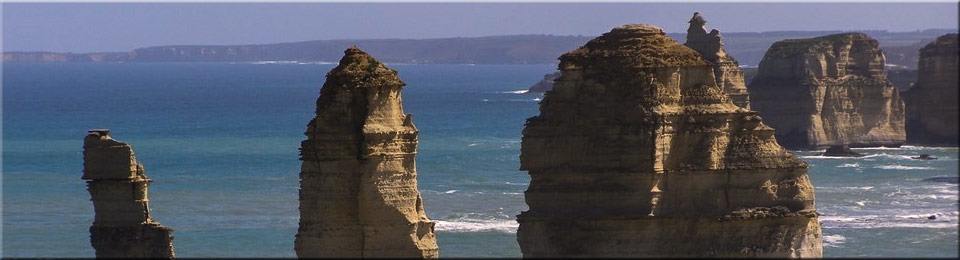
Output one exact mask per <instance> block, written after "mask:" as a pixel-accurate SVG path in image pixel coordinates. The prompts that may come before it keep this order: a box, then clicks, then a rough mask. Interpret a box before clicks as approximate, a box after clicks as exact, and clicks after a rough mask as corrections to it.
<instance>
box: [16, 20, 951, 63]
mask: <svg viewBox="0 0 960 260" xmlns="http://www.w3.org/2000/svg"><path fill="white" fill-rule="evenodd" d="M953 31H954V30H950V29H928V30H922V31H913V32H888V31H860V32H863V33H866V34H867V35H870V36H871V37H873V38H874V39H877V40H878V41H879V42H880V45H881V47H883V49H884V51H885V52H886V58H887V64H889V65H890V66H902V67H903V68H910V69H912V68H913V67H915V66H916V64H917V61H918V57H917V51H918V50H919V49H920V48H922V47H923V45H924V44H926V43H927V42H930V41H932V40H933V39H935V38H936V37H937V36H940V35H943V34H946V33H950V32H953ZM841 32H843V31H774V32H730V33H724V41H725V44H726V50H727V52H729V53H730V54H731V55H732V56H735V57H737V60H738V61H739V62H740V64H741V65H744V66H756V65H757V64H759V63H760V60H761V59H762V58H763V54H764V52H766V50H767V48H768V47H770V45H771V44H772V43H773V42H776V41H779V40H783V39H792V38H810V37H817V36H823V35H828V34H836V33H841ZM668 36H670V37H672V38H674V39H677V40H682V39H684V38H685V37H686V34H685V33H670V34H668ZM593 37H594V36H557V35H506V36H487V37H457V38H436V39H366V40H316V41H304V42H288V43H273V44H250V45H168V46H153V47H144V48H137V49H134V50H131V51H128V52H95V53H63V52H45V51H35V52H4V53H3V62H258V61H298V62H335V61H337V60H338V59H339V58H340V55H341V54H342V51H343V49H344V48H347V47H350V46H351V45H354V44H356V45H358V46H361V47H363V48H364V50H367V51H368V52H370V53H371V54H372V55H376V56H377V57H379V58H380V60H382V61H383V62H387V63H411V64H551V63H557V56H558V55H560V54H562V53H564V52H566V51H569V50H572V49H575V48H577V47H580V46H581V45H583V44H584V43H586V42H587V41H588V40H590V39H591V38H593Z"/></svg>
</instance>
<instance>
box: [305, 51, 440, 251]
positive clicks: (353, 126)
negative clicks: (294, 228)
mask: <svg viewBox="0 0 960 260" xmlns="http://www.w3.org/2000/svg"><path fill="white" fill-rule="evenodd" d="M403 86H404V83H403V82H402V81H400V78H399V77H397V72H396V71H394V70H392V69H390V68H387V67H386V66H385V65H384V64H382V63H380V62H379V61H377V60H375V59H374V58H373V57H371V56H370V55H368V54H367V53H365V52H363V51H361V50H360V49H358V48H350V49H347V50H346V51H345V52H344V56H343V58H342V59H341V60H340V64H339V65H338V66H337V67H336V68H334V69H333V70H331V71H330V72H329V73H327V81H326V83H324V84H323V88H322V89H321V90H320V97H319V98H318V99H317V109H316V116H315V117H314V118H313V120H311V121H310V123H309V124H308V125H307V131H306V135H307V139H306V140H305V141H303V142H302V143H301V148H300V159H301V160H302V161H303V164H302V167H301V172H300V228H299V231H298V232H297V235H296V240H295V250H296V253H297V256H299V257H416V258H434V257H437V256H438V249H437V241H436V237H435V235H434V223H433V222H431V221H430V220H429V219H427V215H426V213H425V212H424V208H423V200H422V199H421V198H420V192H419V191H418V190H417V170H416V169H417V168H416V160H415V159H416V154H417V138H418V137H417V136H418V131H417V128H416V127H415V126H414V125H413V120H412V119H413V118H412V116H411V115H409V114H405V113H404V112H403V103H402V102H401V97H400V90H401V88H402V87H403Z"/></svg>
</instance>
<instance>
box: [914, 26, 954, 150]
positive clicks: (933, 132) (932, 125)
mask: <svg viewBox="0 0 960 260" xmlns="http://www.w3.org/2000/svg"><path fill="white" fill-rule="evenodd" d="M958 57H960V53H958V47H957V34H956V33H952V34H947V35H943V36H940V37H939V38H937V39H936V40H935V41H934V42H931V43H930V44H928V45H927V46H925V47H923V49H920V62H919V64H918V66H917V67H918V68H919V71H918V78H917V83H916V84H915V85H914V87H913V88H911V89H910V90H909V91H907V92H906V94H905V101H906V105H907V143H911V144H922V145H946V146H957V145H960V142H958V138H957V135H958V132H960V129H958V126H957V118H960V113H958V110H960V108H958V105H957V98H958V95H960V94H958V89H960V86H958V84H957V77H960V75H957V73H958V72H957V70H958V67H957V63H958V59H960V58H958Z"/></svg>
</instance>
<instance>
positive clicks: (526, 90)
mask: <svg viewBox="0 0 960 260" xmlns="http://www.w3.org/2000/svg"><path fill="white" fill-rule="evenodd" d="M528 92H530V90H529V89H521V90H511V91H501V92H500V93H501V94H527V93H528Z"/></svg>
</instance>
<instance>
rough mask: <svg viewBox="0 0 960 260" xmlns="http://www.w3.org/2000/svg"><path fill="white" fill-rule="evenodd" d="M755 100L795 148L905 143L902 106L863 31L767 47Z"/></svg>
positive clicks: (752, 101) (755, 84)
mask: <svg viewBox="0 0 960 260" xmlns="http://www.w3.org/2000/svg"><path fill="white" fill-rule="evenodd" d="M749 89H750V105H751V106H752V108H753V109H754V110H757V111H759V112H760V115H761V116H763V119H764V122H766V123H768V124H770V126H771V127H773V128H774V129H776V130H777V140H779V141H780V143H781V144H783V145H784V146H786V147H789V148H795V149H820V148H825V147H828V146H831V145H849V146H850V147H873V146H892V147H896V146H900V145H902V144H903V143H904V141H905V140H906V131H905V130H904V121H905V120H904V105H903V102H902V101H900V94H899V93H898V92H897V89H896V88H894V86H893V84H891V83H890V82H889V81H888V80H887V73H886V71H885V70H884V56H883V52H882V51H881V50H880V48H879V47H878V44H877V40H874V39H872V38H870V37H869V36H867V35H866V34H862V33H844V34H835V35H828V36H823V37H817V38H811V39H796V40H783V41H779V42H776V43H774V44H773V45H772V46H770V49H769V50H767V53H766V54H764V56H763V60H762V61H761V62H760V68H759V71H758V73H757V76H756V77H754V79H753V80H752V81H751V82H750V85H749Z"/></svg>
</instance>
